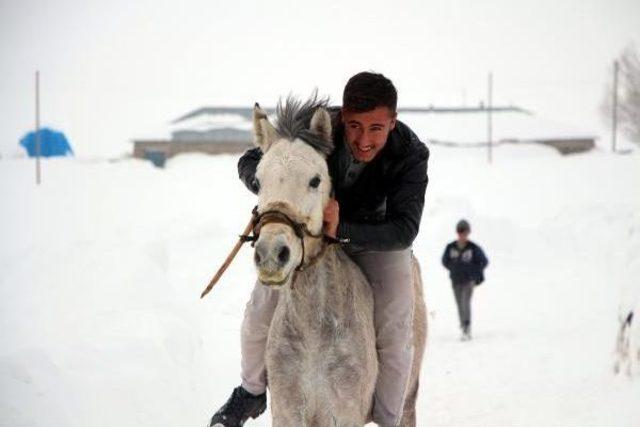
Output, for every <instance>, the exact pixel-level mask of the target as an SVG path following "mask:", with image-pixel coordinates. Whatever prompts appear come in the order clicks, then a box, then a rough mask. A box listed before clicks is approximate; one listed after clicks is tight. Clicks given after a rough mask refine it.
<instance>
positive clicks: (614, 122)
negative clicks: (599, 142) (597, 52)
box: [611, 59, 620, 153]
mask: <svg viewBox="0 0 640 427" xmlns="http://www.w3.org/2000/svg"><path fill="white" fill-rule="evenodd" d="M619 68H620V67H619V66H618V60H617V59H616V60H615V61H613V95H612V96H613V102H612V108H611V110H612V111H611V115H612V117H611V151H613V152H614V153H615V152H616V139H617V136H618V135H617V134H618V71H619Z"/></svg>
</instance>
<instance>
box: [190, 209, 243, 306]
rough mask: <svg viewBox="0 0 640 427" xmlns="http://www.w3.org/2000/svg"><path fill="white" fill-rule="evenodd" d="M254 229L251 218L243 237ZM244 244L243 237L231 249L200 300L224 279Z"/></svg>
mask: <svg viewBox="0 0 640 427" xmlns="http://www.w3.org/2000/svg"><path fill="white" fill-rule="evenodd" d="M252 229H253V217H252V218H251V220H250V221H249V223H248V224H247V226H246V227H245V228H244V232H243V233H242V235H243V236H246V235H248V234H249V233H250V232H251V230H252ZM243 243H245V240H244V239H243V238H242V236H240V237H239V238H238V241H237V242H236V245H235V246H234V247H233V249H231V252H230V253H229V255H228V256H227V259H225V260H224V262H223V263H222V265H221V266H220V268H219V269H218V271H217V272H216V275H215V276H213V279H211V281H210V282H209V284H208V285H207V287H206V288H205V290H204V291H202V294H201V295H200V298H204V297H205V295H207V294H208V293H209V291H210V290H211V289H212V288H213V287H214V286H215V284H216V283H218V280H220V277H222V275H223V274H224V272H225V270H226V269H227V267H229V265H230V264H231V262H232V261H233V259H234V258H235V257H236V255H237V253H238V251H239V250H240V248H241V247H242V244H243Z"/></svg>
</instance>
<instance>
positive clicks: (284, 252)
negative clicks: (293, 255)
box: [278, 246, 290, 264]
mask: <svg viewBox="0 0 640 427" xmlns="http://www.w3.org/2000/svg"><path fill="white" fill-rule="evenodd" d="M289 254H290V251H289V248H288V247H287V246H283V247H281V248H280V252H278V261H280V264H286V263H287V261H289Z"/></svg>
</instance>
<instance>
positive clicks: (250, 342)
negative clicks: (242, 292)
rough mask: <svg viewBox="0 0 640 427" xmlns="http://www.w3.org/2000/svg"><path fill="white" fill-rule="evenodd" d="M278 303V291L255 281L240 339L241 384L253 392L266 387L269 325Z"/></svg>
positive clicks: (255, 392) (260, 392) (256, 393)
mask: <svg viewBox="0 0 640 427" xmlns="http://www.w3.org/2000/svg"><path fill="white" fill-rule="evenodd" d="M277 304H278V291H276V290H273V289H269V288H267V287H266V286H264V285H262V284H260V282H256V285H255V287H254V288H253V292H252V293H251V299H250V300H249V302H248V303H247V306H246V307H245V309H244V320H243V321H242V330H241V343H240V347H241V351H242V355H241V361H240V364H241V377H242V388H244V389H245V390H246V391H248V392H249V393H251V394H254V395H258V394H262V393H264V392H265V391H266V389H267V370H266V367H265V350H266V347H267V336H268V334H269V325H270V324H271V319H272V318H273V313H274V312H275V309H276V305H277Z"/></svg>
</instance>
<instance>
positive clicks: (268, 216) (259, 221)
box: [240, 206, 349, 271]
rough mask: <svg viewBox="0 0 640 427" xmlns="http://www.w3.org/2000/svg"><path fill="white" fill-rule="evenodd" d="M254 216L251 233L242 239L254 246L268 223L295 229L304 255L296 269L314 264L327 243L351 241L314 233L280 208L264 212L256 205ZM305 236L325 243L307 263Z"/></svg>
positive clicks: (253, 211) (243, 235)
mask: <svg viewBox="0 0 640 427" xmlns="http://www.w3.org/2000/svg"><path fill="white" fill-rule="evenodd" d="M251 214H252V217H253V226H252V228H251V234H242V235H241V236H240V239H242V241H243V242H251V246H254V244H255V242H256V241H257V240H258V238H259V237H260V230H261V229H262V227H264V226H265V225H267V224H283V225H286V226H288V227H290V228H291V229H292V230H293V233H294V234H295V235H296V237H297V238H298V239H299V240H300V247H301V248H302V257H301V258H300V263H299V264H298V266H297V267H296V271H303V270H304V269H305V268H306V267H308V266H309V265H311V264H313V263H314V262H315V261H316V260H317V259H318V258H319V257H320V255H322V252H323V251H324V249H325V248H326V245H327V244H344V243H349V239H347V238H336V237H331V236H328V235H326V234H324V233H322V232H320V233H314V232H312V231H311V230H309V227H307V224H305V223H303V222H298V221H296V220H294V219H293V218H291V216H289V215H287V214H286V213H285V212H283V211H281V210H278V209H269V210H267V211H264V212H259V211H258V206H255V207H254V208H253V210H252V211H251ZM305 237H308V238H311V239H322V240H323V242H324V245H323V247H322V250H321V252H320V254H319V255H318V256H315V257H314V258H312V259H310V260H308V261H307V262H306V263H305V247H304V239H305Z"/></svg>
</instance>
